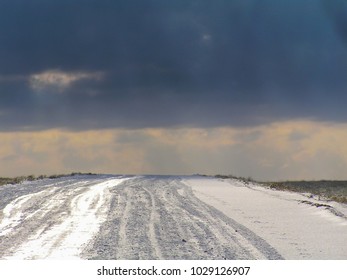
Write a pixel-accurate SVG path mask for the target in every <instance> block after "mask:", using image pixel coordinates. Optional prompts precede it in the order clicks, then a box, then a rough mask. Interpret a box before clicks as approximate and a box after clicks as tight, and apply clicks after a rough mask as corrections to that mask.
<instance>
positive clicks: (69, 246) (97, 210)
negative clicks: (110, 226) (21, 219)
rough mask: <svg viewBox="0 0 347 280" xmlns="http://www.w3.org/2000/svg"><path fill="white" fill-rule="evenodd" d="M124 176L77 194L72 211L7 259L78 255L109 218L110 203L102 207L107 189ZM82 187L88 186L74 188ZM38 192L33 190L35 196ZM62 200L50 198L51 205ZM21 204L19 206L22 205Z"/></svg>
mask: <svg viewBox="0 0 347 280" xmlns="http://www.w3.org/2000/svg"><path fill="white" fill-rule="evenodd" d="M124 180H125V179H111V180H107V181H105V182H102V183H99V184H96V185H92V186H90V187H89V188H88V189H87V190H86V191H84V192H82V193H81V194H79V195H76V196H75V197H74V198H73V199H72V201H71V212H70V214H69V216H68V217H67V218H66V219H65V220H64V221H63V222H62V223H60V224H57V225H55V226H53V227H52V228H51V229H50V230H48V231H43V230H42V231H39V232H38V234H36V235H35V236H33V237H31V238H30V241H28V242H27V243H24V244H23V245H22V246H21V247H20V248H18V249H17V251H16V253H15V254H14V255H12V256H11V257H6V258H5V259H43V258H45V259H61V258H64V259H75V258H76V259H79V254H80V250H81V248H82V247H83V244H85V243H86V242H87V241H88V240H89V239H91V238H92V237H93V236H94V235H95V234H96V233H97V232H98V229H99V227H100V225H101V224H102V223H103V222H104V220H105V219H106V215H107V212H106V210H107V207H104V208H103V207H102V206H103V205H104V204H105V203H106V200H107V197H106V194H105V193H106V190H107V189H108V188H110V187H113V186H115V185H118V184H120V183H121V182H123V181H124ZM81 189H85V187H83V186H82V187H80V188H77V189H74V192H78V191H80V190H81ZM48 191H51V190H48ZM37 195H38V194H34V196H37ZM28 199H30V195H27V196H25V198H24V199H23V198H22V199H20V200H19V201H20V202H23V200H25V201H27V200H28ZM59 202H60V201H59V200H55V201H53V202H51V206H50V208H53V207H54V203H55V204H59ZM21 204H22V203H21ZM21 204H18V205H16V206H17V207H20V206H21ZM15 218H17V217H15ZM52 248H54V250H52Z"/></svg>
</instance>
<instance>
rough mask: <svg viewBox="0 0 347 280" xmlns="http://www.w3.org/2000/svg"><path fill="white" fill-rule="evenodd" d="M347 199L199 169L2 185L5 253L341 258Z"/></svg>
mask: <svg viewBox="0 0 347 280" xmlns="http://www.w3.org/2000/svg"><path fill="white" fill-rule="evenodd" d="M346 244H347V207H346V205H342V204H338V203H334V202H320V201H316V200H314V198H309V196H308V195H305V194H298V193H290V192H283V191H274V190H270V189H266V188H264V187H261V186H258V185H255V184H245V183H243V182H241V181H237V180H232V179H226V180H222V179H216V178H209V177H200V176H189V177H188V176H187V177H174V176H128V177H126V176H107V175H99V176H97V175H94V176H74V177H64V178H58V179H44V180H39V181H35V182H24V183H22V184H18V185H5V186H0V259H3V260H7V259H16V260H21V259H103V260H106V259H128V260H130V259H147V260H149V259H163V260H164V259H196V260H198V259H205V260H209V259H211V260H212V259H217V260H222V259H239V260H242V259H310V260H320V259H322V260H323V259H331V260H337V259H343V260H347V246H346Z"/></svg>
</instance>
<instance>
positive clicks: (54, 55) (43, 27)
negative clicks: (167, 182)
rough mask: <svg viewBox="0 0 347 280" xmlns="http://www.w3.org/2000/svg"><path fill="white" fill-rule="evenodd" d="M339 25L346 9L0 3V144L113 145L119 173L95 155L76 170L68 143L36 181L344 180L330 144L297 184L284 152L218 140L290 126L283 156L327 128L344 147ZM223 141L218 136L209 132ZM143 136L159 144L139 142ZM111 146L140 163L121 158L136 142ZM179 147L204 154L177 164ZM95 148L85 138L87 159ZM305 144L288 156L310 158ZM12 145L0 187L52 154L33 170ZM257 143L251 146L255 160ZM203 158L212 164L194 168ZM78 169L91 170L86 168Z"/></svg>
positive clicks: (266, 0) (103, 1)
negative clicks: (144, 177)
mask: <svg viewBox="0 0 347 280" xmlns="http://www.w3.org/2000/svg"><path fill="white" fill-rule="evenodd" d="M346 26H347V1H345V0H320V1H319V0H307V1H299V0H292V1H288V0H287V1H284V0H277V1H275V0H261V1H260V0H227V1H226V0H217V1H207V0H201V1H186V0H185V1H183V0H177V1H159V0H146V1H139V0H127V1H125V0H118V1H110V0H98V1H96V0H83V1H82V0H75V1H67V0H61V1H53V0H32V1H24V0H12V1H6V0H0V38H1V39H0V40H1V43H0V134H1V135H6V137H7V138H8V139H10V138H11V139H14V138H16V139H17V142H18V141H19V142H20V143H22V144H23V143H24V140H23V139H24V138H23V137H24V136H23V133H24V134H25V135H27V137H29V136H30V137H31V138H30V139H32V141H40V143H42V138H40V137H43V135H48V134H50V133H51V134H52V133H53V134H54V135H56V137H58V136H57V135H59V137H62V138H64V137H65V138H64V139H68V138H69V137H72V138H73V139H77V138H76V137H77V135H79V137H83V136H81V135H80V133H88V132H91V133H94V132H95V133H98V135H101V136H102V135H105V137H106V135H109V133H110V131H112V135H113V138H114V139H113V138H112V139H113V140H114V142H112V143H117V145H116V146H117V147H114V145H113V144H110V143H108V145H107V147H109V150H108V153H109V154H112V155H114V157H115V158H118V159H119V161H122V160H124V161H125V162H127V164H126V165H127V166H128V168H120V166H118V165H117V164H115V163H110V162H108V161H107V160H106V159H105V156H104V154H102V153H101V152H100V151H98V150H97V149H94V150H93V151H94V152H91V154H90V158H89V159H88V160H86V159H83V157H82V158H81V156H80V154H79V153H78V148H77V142H78V141H75V140H74V141H71V143H70V145H71V146H69V145H67V146H66V145H65V144H64V145H63V146H62V149H65V150H69V151H70V155H74V154H75V157H74V158H73V159H72V158H70V159H69V158H67V159H60V160H59V161H58V160H57V161H56V162H54V163H52V164H51V166H52V167H51V168H50V169H49V170H45V172H48V173H54V172H55V170H57V169H59V171H62V172H64V171H69V170H71V169H74V170H77V169H79V166H80V169H84V170H88V171H89V170H91V171H93V170H97V171H100V172H103V171H105V172H106V171H107V172H113V170H114V172H117V171H122V172H128V173H170V174H171V173H190V172H195V171H196V172H205V173H222V172H224V173H226V172H228V171H229V170H230V173H233V171H235V172H236V173H238V174H241V175H249V176H255V177H262V178H269V179H270V178H272V177H276V178H277V177H278V178H280V177H281V178H287V177H288V178H301V177H305V178H306V177H307V178H308V177H310V178H318V177H320V176H323V175H324V176H325V177H331V178H342V177H343V176H344V172H343V171H341V172H340V171H339V172H335V171H336V170H340V169H341V168H337V167H336V164H337V163H338V164H339V166H344V164H346V162H347V160H346V161H345V159H347V154H344V153H342V154H341V151H340V150H339V151H337V149H338V148H337V147H336V148H335V150H329V151H325V150H326V149H327V146H329V145H328V142H327V143H324V144H323V143H321V144H320V145H318V146H317V147H316V152H315V154H314V156H313V154H310V155H311V157H312V162H311V161H308V162H305V166H306V168H308V166H310V167H312V165H313V163H314V162H315V160H317V158H319V156H318V154H319V153H322V151H324V153H323V154H324V155H322V156H321V158H322V161H323V163H322V164H321V166H318V167H315V168H313V169H312V168H308V171H307V172H306V173H305V174H301V173H300V170H302V169H303V167H300V166H301V165H300V164H303V163H298V162H297V161H295V160H293V162H292V163H290V164H289V163H288V164H289V165H290V166H292V168H289V169H288V170H287V171H283V170H282V171H278V170H277V169H278V166H279V164H280V163H281V164H280V165H281V166H282V165H283V166H288V164H286V160H288V154H290V153H295V151H294V150H293V151H292V150H288V151H287V152H286V153H284V154H283V153H281V152H280V151H277V150H275V149H274V150H273V151H268V152H267V156H266V155H263V154H261V153H260V154H259V153H258V152H255V151H254V150H253V148H252V147H251V146H249V143H248V142H247V141H250V140H249V138H247V137H246V140H245V141H243V142H240V143H238V145H237V147H236V146H234V144H233V145H231V144H230V145H226V146H225V145H223V144H222V143H224V142H223V141H225V139H224V138H223V137H225V135H226V134H225V130H228V131H229V132H228V133H227V135H229V137H230V143H231V142H233V141H234V142H235V141H236V142H239V141H238V140H237V139H234V138H235V137H237V135H241V134H242V135H245V134H247V133H248V132H250V131H253V132H252V133H254V131H257V133H258V134H257V135H258V137H259V139H263V136H264V135H266V133H269V131H272V133H274V131H273V128H274V127H277V126H278V127H279V128H281V127H282V128H283V129H284V130H285V128H288V126H289V124H290V127H291V130H292V132H291V133H289V134H288V137H289V138H288V139H289V142H288V143H287V142H286V141H284V140H283V139H282V140H281V141H284V142H283V143H287V144H288V145H289V143H290V145H289V146H293V145H292V144H293V143H294V141H297V142H296V143H299V142H298V141H304V139H307V137H309V136H307V133H306V134H305V133H303V132H302V131H301V130H302V127H306V129H307V130H310V129H311V128H313V127H315V128H317V127H319V128H323V127H324V131H330V133H333V134H334V135H340V138H339V139H337V140H336V141H337V142H338V143H340V144H339V145H343V144H341V143H344V141H346V140H347V139H345V138H344V136H345V135H344V134H343V133H342V134H341V133H340V129H341V128H343V127H344V125H345V124H346V121H347V111H346V110H345V104H347V94H346V93H347V27H346ZM280 124H282V125H280ZM308 124H310V125H309V126H308ZM333 129H336V130H338V131H336V132H335V130H333ZM197 130H198V131H200V132H201V133H202V132H204V133H205V134H206V133H207V134H206V135H209V134H211V133H212V134H213V135H214V137H213V140H212V139H211V138H209V137H207V138H204V137H202V138H201V137H200V138H199V137H197V138H196V137H193V135H195V133H196V131H197ZM221 130H222V131H224V134H223V135H219V134H218V133H216V131H221ZM148 131H151V133H153V131H156V133H154V134H153V135H154V136H153V135H152V134H151V133H150V135H151V136H150V137H149V136H148V133H149V132H148ZM182 131H184V133H182ZM236 131H238V132H237V133H236ZM245 131H248V132H247V133H246V132H245ZM276 131H277V132H278V133H280V132H279V130H276ZM298 131H299V132H298ZM310 131H311V130H310ZM159 132H160V133H159ZM188 132H189V133H188ZM313 132H314V131H313ZM313 132H312V133H313ZM71 133H72V134H71ZM134 133H135V134H134ZM220 133H222V132H220ZM238 133H239V134H238ZM252 133H251V135H253V134H252ZM120 134H122V135H123V136H124V135H132V136H131V137H130V138H129V139H130V140H131V139H133V135H137V136H136V137H135V138H136V139H137V140H136V141H137V142H136V143H137V144H136V145H138V146H140V147H142V148H143V150H142V151H141V152H140V151H139V154H142V155H143V157H142V158H133V159H132V157H131V156H130V155H128V154H127V153H125V152H124V151H127V149H130V148H129V147H130V146H131V145H132V144H133V143H134V142H131V141H130V140H129V142H126V141H121V142H119V141H118V140H119V138H122V139H123V138H124V137H123V136H122V137H121V136H120ZM166 134H169V135H172V138H173V139H176V137H175V135H177V134H179V135H181V137H183V138H180V139H176V142H173V143H171V142H170V145H169V144H168V143H166V142H165V141H164V140H163V138H161V137H164V136H163V135H166ZM73 135H74V136H73ZM139 135H141V137H140V136H139ZM235 135H236V136H235ZM254 135H255V134H254ZM259 135H260V136H259ZM290 135H291V136H290ZM293 135H294V136H293ZM295 135H296V136H298V135H299V136H300V137H301V138H300V137H299V138H300V139H298V138H296V137H295ZM277 136H278V135H277ZM277 136H275V135H273V137H272V138H271V137H270V138H267V140H266V141H267V142H271V141H275V139H277ZM6 137H5V136H3V137H2V139H0V142H1V141H5V140H4V139H5V138H6ZM59 137H58V138H59ZM184 137H186V139H185V138H184ZM233 137H234V138H233ZM125 138H126V137H125ZM332 138H334V137H333V136H332ZM34 139H35V140H34ZM40 139H41V140H40ZM117 139H118V140H117ZM183 139H184V143H186V144H187V145H188V144H190V145H191V146H192V147H194V146H199V143H198V142H199V141H212V142H213V143H214V146H213V147H212V145H205V146H204V145H202V146H201V150H199V151H196V153H193V154H191V155H190V156H189V157H188V158H185V157H184V154H186V155H187V154H189V151H191V149H189V148H188V147H187V151H186V152H183V151H182V150H180V149H182V147H181V146H180V145H181V144H180V141H183ZM218 139H219V141H220V142H218ZM223 139H224V140H223ZM232 139H233V141H232ZM247 139H248V140H247ZM334 139H335V138H334ZM312 140H313V139H312ZM162 141H164V142H165V143H166V144H165V143H162ZM252 141H256V140H254V139H253V140H252ZM276 141H278V140H276ZM315 141H318V139H316V138H315ZM326 141H328V139H327V140H326ZM62 142H63V140H62V141H61V142H59V143H62ZM94 142H95V141H94ZM94 142H93V141H92V140H91V139H90V143H89V144H90V145H89V146H88V144H86V145H87V146H86V147H92V146H93V143H94ZM158 142H160V143H161V146H160V145H159V146H160V147H161V149H159V150H158V149H156V148H157V147H158V146H156V145H157V144H158ZM234 142H233V143H234ZM276 143H277V142H276ZM308 143H309V142H307V141H306V142H305V143H303V142H302V143H300V144H299V146H300V145H301V146H300V147H302V149H303V150H305V151H306V150H310V147H309V144H308ZM22 144H17V146H15V143H14V142H13V141H12V140H11V144H9V146H8V147H7V148H6V150H5V151H3V152H2V154H1V153H0V167H1V168H2V170H3V173H4V175H6V174H10V175H12V174H17V173H36V174H37V173H41V172H40V171H41V170H44V169H47V168H44V167H45V166H47V164H46V163H45V160H44V158H46V160H48V159H47V156H43V155H44V154H49V153H50V151H49V147H46V149H47V150H45V151H41V152H40V153H41V155H42V157H41V158H40V157H39V156H38V154H37V153H36V152H35V150H30V149H31V148H30V147H27V149H28V150H27V151H26V150H25V149H24V150H23V148H18V147H19V146H21V145H22ZM265 144H266V143H264V142H259V141H258V142H256V143H253V144H252V145H256V146H257V147H259V148H260V149H262V148H261V147H263V146H264V145H265ZM23 145H24V144H23ZM57 145H58V144H57ZM283 145H284V144H283ZM311 145H312V146H315V145H316V143H311ZM34 146H35V145H34ZM43 146H45V145H44V143H42V147H43ZM188 146H189V145H188ZM63 147H65V148H63ZM180 147H181V148H180ZM293 147H294V146H293ZM133 149H134V147H133ZM25 151H26V152H27V153H26V152H25ZM178 151H180V152H178ZM238 151H242V153H241V154H238ZM57 152H58V151H57ZM282 152H283V151H282ZM312 153H313V152H312ZM225 155H228V156H225ZM308 155H309V154H308ZM337 155H338V156H339V158H338V159H337V158H336V156H337ZM51 156H53V155H51ZM200 157H201V160H199V161H197V160H196V158H200ZM252 157H256V158H257V159H259V162H261V160H260V159H262V158H264V157H269V158H271V159H272V160H269V161H268V162H272V164H270V163H267V164H265V165H266V166H268V167H267V168H265V169H264V166H262V165H261V164H260V163H258V164H257V163H256V162H257V160H256V159H252ZM340 157H342V159H340ZM20 158H21V161H20V160H19V159H20ZM102 158H104V159H103V160H101V159H102ZM170 158H171V160H170ZM208 158H212V159H214V160H213V161H214V164H212V163H211V162H209V160H204V159H208ZM308 158H310V157H309V156H308ZM325 158H329V160H327V159H325ZM98 159H100V162H98ZM120 159H121V160H120ZM130 159H131V160H130ZM275 159H276V160H275ZM119 161H118V162H119ZM213 161H212V162H213ZM72 162H73V163H74V165H73V166H70V165H71V163H72ZM86 162H89V163H90V164H87V166H84V165H85V163H86ZM112 162H113V161H112ZM139 162H140V163H139ZM170 162H171V163H170ZM202 162H204V164H201V163H202ZM237 162H238V163H239V164H237ZM324 162H327V163H328V162H329V164H326V165H324ZM333 163H335V164H333ZM295 164H297V165H295ZM1 165H2V166H1ZM10 166H17V168H16V170H13V169H14V168H10ZM33 166H36V167H35V168H33ZM122 166H123V167H124V165H122ZM141 166H142V167H141ZM150 166H152V167H150ZM163 166H167V167H166V168H164V170H162V167H163ZM295 166H298V167H299V168H297V169H298V170H296V168H295ZM344 167H345V166H344ZM311 169H312V170H311ZM343 169H344V168H342V170H343ZM310 170H311V171H310ZM322 170H325V172H326V174H325V173H322ZM334 170H335V171H334ZM219 171H220V172H219ZM249 173H251V174H249ZM238 174H235V175H238Z"/></svg>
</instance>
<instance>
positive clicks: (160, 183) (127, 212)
mask: <svg viewBox="0 0 347 280" xmlns="http://www.w3.org/2000/svg"><path fill="white" fill-rule="evenodd" d="M112 192H114V195H116V196H117V197H118V202H119V203H118V204H114V207H111V208H110V212H109V216H108V218H107V221H106V223H105V224H104V225H103V227H102V228H101V231H100V232H99V234H98V235H97V236H95V237H94V239H93V240H92V241H91V243H90V244H88V246H87V247H86V250H84V252H83V254H82V256H83V257H84V258H93V259H266V258H270V259H281V256H280V255H279V254H278V253H277V252H276V251H275V250H274V249H273V248H272V247H271V246H270V245H269V244H267V243H266V242H265V241H264V240H262V239H261V238H260V237H258V236H256V235H255V234H254V233H252V232H251V231H250V230H248V229H247V228H245V227H243V226H242V225H240V224H238V223H237V222H236V221H234V220H232V219H230V218H228V217H226V216H224V215H223V214H222V213H221V212H219V211H217V210H216V209H214V208H212V207H210V206H208V205H206V204H204V203H203V202H201V201H200V200H199V199H197V198H196V197H195V196H194V194H193V192H192V191H191V189H190V188H189V187H188V186H186V185H184V184H183V183H181V182H180V181H179V180H176V179H170V178H162V177H150V176H147V177H142V178H134V179H131V180H128V181H126V182H124V183H123V184H121V185H120V186H119V187H117V188H115V189H113V190H112ZM120 209H123V210H122V211H120ZM110 226H113V228H112V229H111V230H109V227H110ZM101 246H102V248H103V250H100V247H101Z"/></svg>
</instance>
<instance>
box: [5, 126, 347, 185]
mask: <svg viewBox="0 0 347 280" xmlns="http://www.w3.org/2000/svg"><path fill="white" fill-rule="evenodd" d="M346 141H347V124H332V123H318V122H312V121H291V122H278V123H273V124H270V125H266V126H258V127H254V128H227V127H222V128H207V129H205V128H204V129H202V128H193V129H188V128H182V129H138V130H126V129H112V130H100V131H99V130H98V131H96V130H93V131H81V132H71V131H63V130H47V131H42V132H17V133H13V132H7V133H0V172H1V174H0V176H15V175H25V174H36V175H38V174H54V173H66V172H72V171H83V172H87V171H88V172H89V171H90V172H99V173H118V174H144V173H145V174H192V173H206V174H217V173H222V174H234V175H239V176H252V177H254V178H256V179H261V180H275V179H322V178H327V179H330V178H331V179H345V170H346V166H347V146H346V145H345V143H346Z"/></svg>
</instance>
